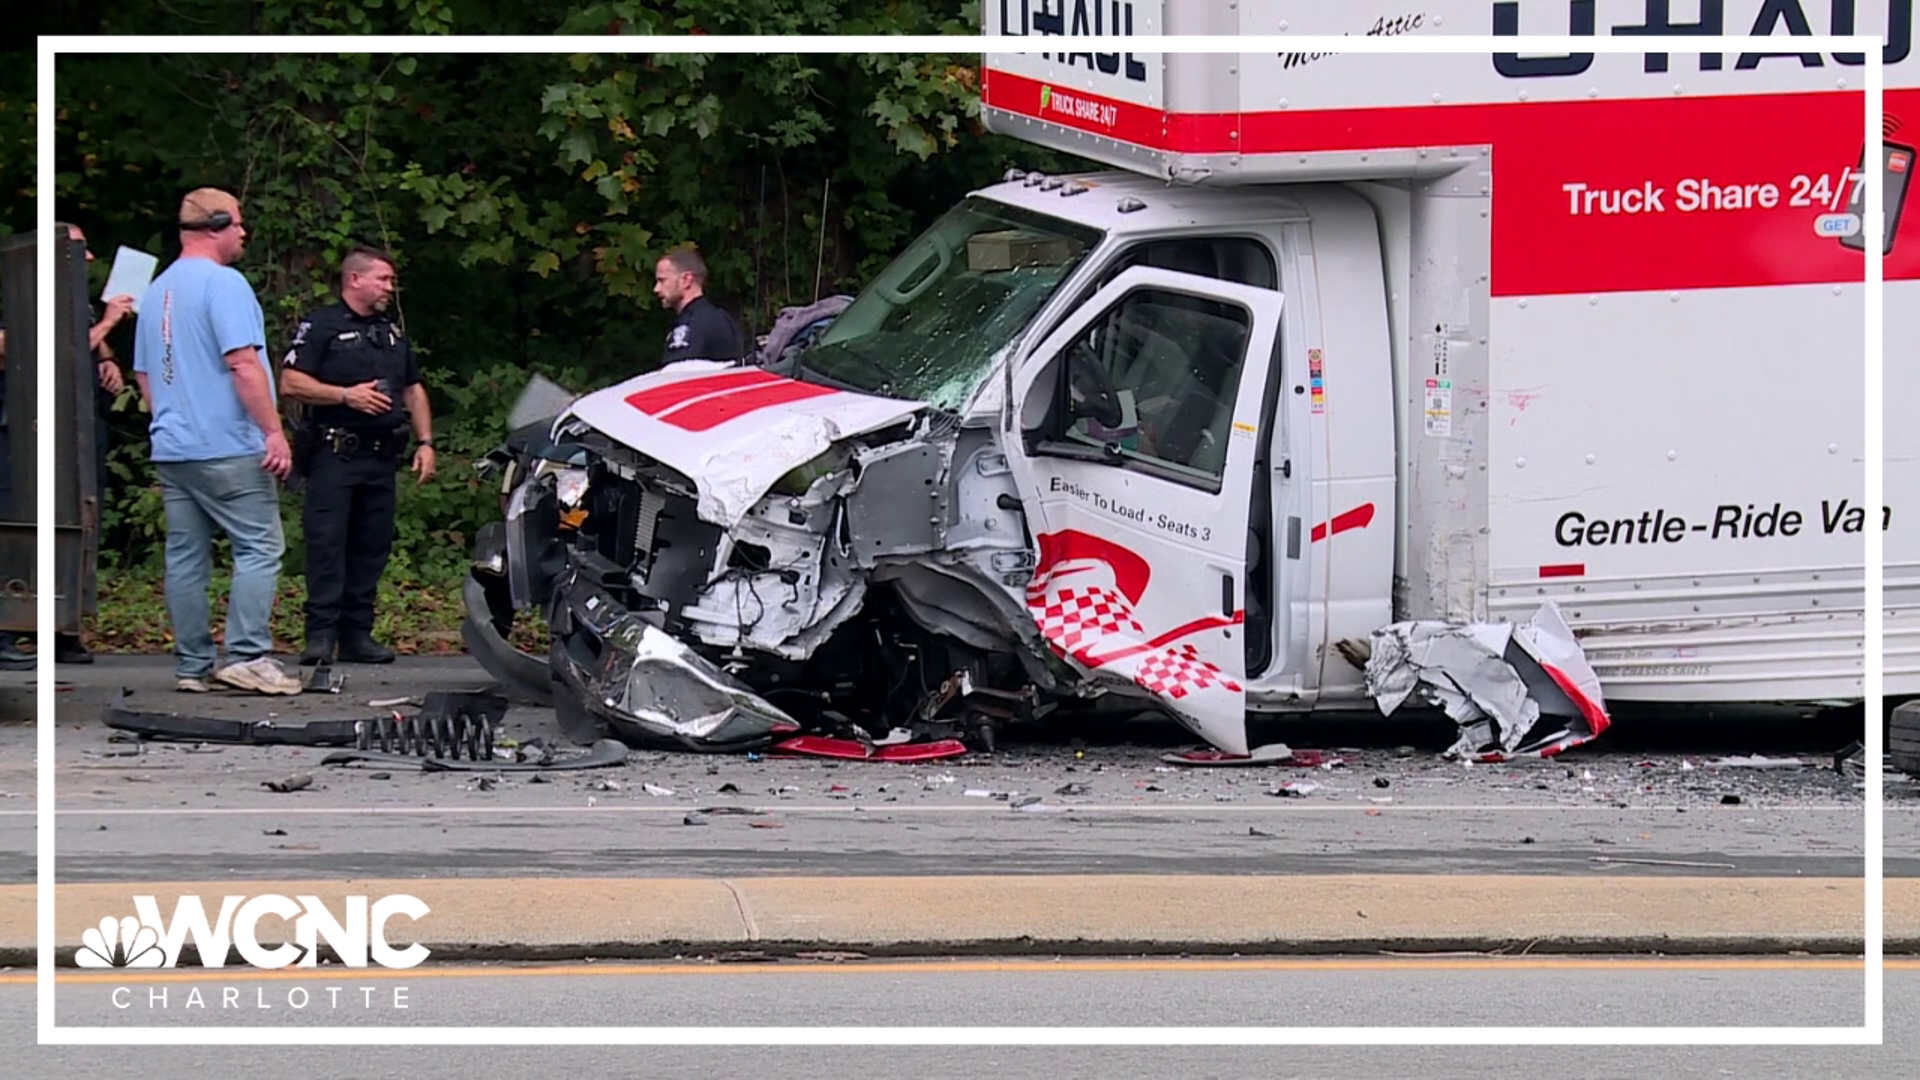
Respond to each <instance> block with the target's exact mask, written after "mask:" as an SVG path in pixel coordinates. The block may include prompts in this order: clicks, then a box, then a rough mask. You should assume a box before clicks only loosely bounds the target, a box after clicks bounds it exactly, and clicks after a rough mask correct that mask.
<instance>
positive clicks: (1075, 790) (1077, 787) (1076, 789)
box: [1053, 783, 1093, 795]
mask: <svg viewBox="0 0 1920 1080" xmlns="http://www.w3.org/2000/svg"><path fill="white" fill-rule="evenodd" d="M1092 790H1093V789H1092V788H1090V787H1088V786H1087V785H1085V784H1079V783H1074V784H1068V785H1066V786H1065V787H1059V788H1055V789H1054V791H1053V793H1054V794H1055V795H1085V794H1087V793H1088V792H1090V791H1092Z"/></svg>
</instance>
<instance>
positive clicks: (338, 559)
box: [280, 247, 434, 665]
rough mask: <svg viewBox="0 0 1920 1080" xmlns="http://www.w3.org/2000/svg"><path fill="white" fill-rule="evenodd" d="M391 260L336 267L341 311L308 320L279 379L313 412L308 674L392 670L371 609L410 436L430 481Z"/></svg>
mask: <svg viewBox="0 0 1920 1080" xmlns="http://www.w3.org/2000/svg"><path fill="white" fill-rule="evenodd" d="M393 289H394V271H393V260H392V259H391V258H390V257H388V256H387V255H386V253H384V252H381V251H377V250H375V249H373V248H366V247H359V248H355V249H353V251H351V252H349V253H348V254H347V257H346V259H345V260H343V261H342V262H341V266H340V301H339V302H338V303H335V304H329V305H327V306H326V307H323V308H321V309H320V310H318V311H315V312H313V313H312V314H310V315H308V316H307V317H306V318H305V319H304V320H302V321H301V323H300V327H299V329H298V330H297V331H295V333H294V338H293V349H292V351H290V352H289V353H287V358H286V366H285V369H284V370H283V371H282V373H281V376H280V392H281V394H282V395H283V396H285V397H287V398H289V399H291V400H293V401H297V402H300V403H301V404H303V405H305V406H306V407H307V421H306V424H305V425H304V428H303V431H302V434H303V436H304V442H305V445H304V446H303V447H302V449H301V451H300V453H299V455H298V456H300V457H302V458H303V459H304V465H305V471H306V476H307V501H306V512H305V515H304V518H303V520H304V523H305V526H306V534H307V608H306V622H307V641H306V648H305V649H304V650H303V651H302V652H301V654H300V663H301V664H303V665H310V664H317V663H320V662H322V661H327V660H332V659H334V658H335V649H336V648H337V649H338V658H339V659H340V660H344V661H349V662H353V663H362V664H385V663H389V662H391V661H392V660H393V650H392V649H389V648H387V647H386V646H384V645H381V644H380V643H379V642H377V641H375V640H373V606H374V599H375V597H376V596H377V595H378V594H379V589H380V576H381V574H383V573H385V572H386V568H387V556H388V555H389V554H390V553H391V552H392V550H393V516H394V515H393V511H394V501H395V487H396V485H395V481H394V473H395V472H396V470H397V469H398V467H399V461H400V454H401V451H402V450H404V449H405V447H406V442H407V429H408V427H409V426H411V427H412V429H413V436H414V440H415V442H416V444H417V448H416V449H415V450H414V453H413V471H414V473H415V474H416V475H417V476H418V477H419V482H421V483H425V482H426V481H427V480H430V479H432V477H433V472H434V453H433V418H432V415H431V413H430V411H429V408H428V405H427V388H426V387H425V386H424V385H423V384H422V383H421V381H420V368H419V365H418V364H417V363H416V362H415V360H414V356H413V347H412V345H410V344H409V343H408V342H407V339H406V336H405V335H404V334H402V333H401V331H400V328H399V327H397V326H395V325H394V323H393V321H392V320H391V319H389V318H388V317H387V305H388V303H389V302H390V301H391V300H392V299H393Z"/></svg>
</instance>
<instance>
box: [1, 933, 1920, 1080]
mask: <svg viewBox="0 0 1920 1080" xmlns="http://www.w3.org/2000/svg"><path fill="white" fill-rule="evenodd" d="M172 974H173V975H175V976H180V977H183V978H182V979H181V981H176V982H172V983H170V984H167V985H166V991H167V995H168V1004H167V1007H166V1008H164V1009H162V1008H157V1007H155V1006H154V1004H153V999H152V998H151V997H150V996H149V991H150V990H157V989H158V988H157V987H146V986H140V987H138V988H134V986H133V984H132V983H131V982H130V981H127V980H116V979H114V978H113V977H112V976H111V975H109V976H108V977H107V978H106V979H98V978H93V979H91V980H90V981H86V982H79V981H75V982H71V983H68V984H66V985H63V986H62V987H61V988H60V989H59V991H58V1000H59V1006H58V1007H59V1009H60V1013H61V1019H62V1022H63V1024H72V1025H82V1024H111V1025H115V1026H128V1025H168V1026H171V1027H173V1028H175V1029H180V1028H184V1027H188V1026H198V1025H203V1024H214V1023H222V1024H231V1025H248V1026H257V1025H274V1024H277V1025H297V1026H305V1027H314V1026H319V1025H340V1024H353V1025H366V1026H373V1025H377V1026H391V1025H396V1024H399V1025H434V1026H438V1025H463V1026H465V1025H471V1026H480V1027H498V1026H508V1025H513V1026H520V1025H531V1026H544V1025H555V1026H579V1025H613V1026H635V1025H644V1026H677V1025H688V1026H712V1025H720V1024H727V1023H736V1024H743V1025H755V1026H775V1025H782V1024H795V1025H805V1026H822V1025H853V1026H922V1025H926V1026H946V1027H958V1026H970V1025H1019V1026H1029V1027H1051V1026H1108V1027H1140V1026H1177V1025H1220V1026H1229V1027H1235V1026H1294V1025H1297V1026H1303V1027H1329V1026H1393V1025H1398V1026H1440V1027H1445V1026H1462V1025H1490V1026H1510V1025H1517V1026H1533V1025H1539V1024H1552V1023H1564V1024H1570V1025H1579V1026H1626V1025H1649V1026H1654V1025H1675V1026H1679V1025H1685V1026H1723V1025H1724V1026H1742V1027H1753V1028H1756V1029H1765V1028H1768V1027H1772V1026H1795V1027H1803V1026H1846V1025H1858V1024H1859V1023H1860V1022H1861V1017H1862V1015H1863V1014H1862V985H1863V978H1864V976H1863V973H1862V971H1861V970H1860V969H1859V968H1858V966H1857V965H1856V966H1848V965H1844V964H1840V963H1815V962H1791V961H1765V962H1743V961H1737V960H1736V961H1718V962H1711V963H1710V962H1703V961H1667V962H1656V961H1608V960H1596V961H1585V962H1579V963H1569V962H1566V961H1556V960H1538V961H1527V960H1502V961H1487V960H1455V961H1425V962H1421V963H1417V964H1416V963H1412V962H1391V961H1367V962H1351V961H1350V962H1325V961H1321V962H1314V961H1289V962H1272V961H1241V962H1222V961H1215V962H1206V963H1200V962H1177V961H1176V962H1141V961H1072V962H1056V961H1044V960H1041V961H1006V962H984V961H972V962H940V963H911V964H890V965H883V964H879V963H875V962H858V961H855V962H849V963H843V964H832V965H796V966H793V967H786V968H782V969H779V970H769V969H766V968H742V967H723V966H685V967H677V968H668V967H659V966H655V967H642V968H609V967H601V968H599V969H598V970H595V969H592V968H582V967H573V968H566V969H558V970H554V969H524V968H522V969H507V970H501V969H488V968H465V969H439V970H437V971H435V972H434V974H433V975H432V976H427V975H425V974H423V973H419V972H416V973H411V974H409V973H400V972H393V973H383V974H382V975H380V976H374V977H367V976H365V975H364V974H363V975H361V976H359V977H357V979H348V978H336V979H331V980H328V979H298V980H287V979H276V978H266V977H259V976H252V977H249V976H245V975H240V974H237V973H236V974H234V975H231V976H227V977H223V978H221V979H218V980H212V979H203V978H201V977H200V976H199V975H198V974H197V973H195V974H189V973H172ZM329 985H342V986H345V987H346V989H345V990H344V991H343V992H342V993H341V994H339V995H337V996H333V997H332V1001H334V1002H335V1003H336V1004H333V1005H330V1006H328V1007H327V1008H325V1009H324V1010H323V1009H321V1008H320V1006H321V1005H323V1004H325V1003H327V1002H328V1001H329V997H330V996H329V995H328V993H327V991H326V987H327V986H329ZM362 985H366V986H370V987H372V989H373V991H374V992H373V995H372V1000H373V1002H374V1005H373V1007H372V1008H368V1007H366V1005H365V1004H364V1002H365V1000H366V998H365V995H364V993H363V992H362V991H361V990H360V987H361V986H362ZM120 986H127V987H129V989H128V990H127V991H125V992H123V993H121V994H119V995H117V996H118V998H119V1000H121V1001H126V1002H129V1003H130V1007H128V1008H126V1009H120V1008H116V1007H115V1004H114V1001H115V998H116V994H115V988H116V987H120ZM227 986H232V987H234V988H235V991H236V992H235V997H234V1000H235V1004H234V1006H233V1007H231V1008H228V1009H227V1010H226V1011H225V1012H224V1013H222V1011H221V1010H220V1009H219V1008H218V1005H219V1004H220V1001H221V991H222V990H223V989H224V988H225V987H227ZM296 986H299V987H302V988H305V989H306V990H307V991H308V993H307V996H306V1001H307V1002H308V1004H307V1005H306V1007H305V1008H304V1009H302V1010H297V1011H296V1010H292V1009H290V1008H289V1007H288V1005H287V1003H288V1001H289V1000H290V999H291V998H293V997H295V995H292V994H291V990H292V988H294V987H296ZM400 986H404V987H405V988H406V990H405V1000H406V1003H407V1007H406V1008H405V1009H403V1010H402V1009H395V1008H393V1007H392V995H393V991H394V989H395V988H397V987H400ZM195 987H199V988H200V989H201V991H202V996H203V997H204V998H205V999H207V1000H209V1001H211V1002H213V1003H214V1005H215V1007H214V1008H209V1009H207V1010H205V1011H199V1010H191V1009H190V1008H189V1007H188V1005H187V1000H188V997H187V995H188V994H189V993H190V992H191V991H192V989H194V988H195ZM263 1000H264V1001H266V1002H267V1003H269V1004H273V1005H276V1006H277V1007H275V1008H273V1009H265V1010H263V1009H261V1008H260V1007H259V1003H260V1002H261V1001H263ZM1885 1000H1886V1032H1887V1045H1885V1046H1881V1047H1674V1048H1656V1047H1563V1048H1556V1047H1539V1048H1529V1047H1462V1048H1425V1047H1411V1046H1409V1047H1371V1048H1369V1047H1232V1048H1223V1047H1191V1048H1116V1047H1051V1048H1048V1047H1033V1048H1011V1047H1006V1048H1003V1047H892V1048H890V1047H872V1048H845V1047H827V1046H819V1047H807V1046H773V1047H648V1048H645V1049H637V1048H628V1049H619V1050H609V1049H598V1048H592V1047H565V1046H544V1047H525V1048H515V1047H484V1046H473V1047H464V1046H439V1047H433V1048H400V1047H387V1048H375V1047H330V1048H326V1049H315V1048H297V1049H295V1048H288V1049H277V1048H269V1047H257V1048H244V1047H204V1048H200V1047H195V1048H136V1047H117V1048H113V1047H85V1048H80V1047H34V1046H30V1045H28V1044H30V1043H31V1041H32V1037H31V1034H30V1032H31V1031H32V1020H33V1011H32V1008H33V994H32V987H31V984H30V983H19V982H15V983H12V984H11V985H0V1028H3V1029H4V1030H6V1031H7V1032H8V1033H9V1034H10V1037H11V1041H12V1042H13V1045H14V1047H18V1048H19V1049H17V1050H16V1049H12V1048H9V1052H8V1054H7V1057H8V1060H9V1061H10V1063H12V1064H13V1066H14V1067H15V1068H17V1069H19V1070H20V1072H19V1075H42V1076H54V1075H58V1076H123V1075H140V1076H146V1077H151V1078H154V1080H167V1078H174V1077H178V1078H181V1080H186V1078H192V1080H199V1078H201V1077H204V1076H206V1075H208V1074H209V1073H216V1074H217V1073H227V1074H232V1075H280V1074H282V1073H294V1072H297V1073H299V1074H302V1075H305V1074H311V1073H312V1072H313V1071H314V1070H315V1068H316V1067H317V1066H319V1065H320V1063H321V1062H322V1061H324V1062H325V1066H324V1071H326V1072H328V1073H330V1074H333V1075H355V1076H367V1077H387V1076H404V1077H407V1078H409V1080H426V1078H431V1077H441V1076H445V1077H466V1076H473V1075H549V1076H552V1075H601V1074H604V1073H605V1072H606V1070H607V1065H608V1063H609V1062H610V1061H614V1060H619V1061H624V1062H627V1063H629V1067H632V1064H633V1063H637V1062H641V1061H644V1063H645V1066H644V1071H645V1072H647V1073H648V1074H652V1075H670V1076H682V1075H700V1076H735V1075H741V1076H745V1075H768V1074H770V1073H772V1072H773V1071H774V1070H776V1069H777V1070H778V1071H779V1074H780V1075H821V1076H826V1075H833V1076H836V1077H845V1076H885V1075H913V1076H915V1077H916V1078H921V1080H936V1078H942V1077H977V1076H982V1075H992V1076H1005V1077H1023V1076H1035V1077H1041V1076H1044V1077H1080V1076H1113V1075H1180V1076H1194V1077H1208V1076H1253V1075H1259V1076H1272V1077H1309V1076H1310V1077H1325V1076H1342V1075H1345V1076H1410V1075H1420V1076H1422V1077H1434V1078H1439V1077H1473V1078H1476V1080H1497V1078H1508V1077H1511V1078H1522V1077H1524V1078H1526V1080H1534V1078H1537V1077H1540V1076H1556V1077H1558V1076H1581V1077H1602V1076H1605V1077H1613V1076H1619V1077H1625V1076H1635V1075H1656V1076H1674V1077H1720V1076H1813V1075H1819V1076H1860V1077H1875V1076H1904V1075H1911V1068H1910V1067H1909V1066H1908V1065H1907V1064H1906V1063H1908V1062H1910V1061H1911V1058H1912V1054H1913V1050H1914V1049H1915V1045H1916V1040H1915V1038H1914V1037H1913V1032H1914V1030H1915V1029H1916V1027H1917V1026H1920V970H1915V969H1914V968H1913V967H1910V966H1909V967H1903V968H1900V969H1896V970H1890V971H1889V972H1888V973H1887V974H1886V999H1885ZM322 1055H324V1057H323V1056H322Z"/></svg>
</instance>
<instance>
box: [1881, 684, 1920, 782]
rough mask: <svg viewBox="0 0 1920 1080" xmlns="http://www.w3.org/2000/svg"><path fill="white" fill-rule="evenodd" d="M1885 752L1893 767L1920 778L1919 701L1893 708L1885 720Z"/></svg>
mask: <svg viewBox="0 0 1920 1080" xmlns="http://www.w3.org/2000/svg"><path fill="white" fill-rule="evenodd" d="M1887 754H1888V756H1889V757H1891V758H1892V759H1893V767H1894V768H1896V769H1899V770H1900V771H1901V772H1903V773H1906V774H1907V775H1908V776H1911V777H1913V778H1914V779H1916V780H1920V701H1909V702H1906V703H1905V704H1903V705H1901V706H1899V707H1898V708H1896V709H1894V710H1893V718H1892V719H1891V720H1889V721H1888V722H1887Z"/></svg>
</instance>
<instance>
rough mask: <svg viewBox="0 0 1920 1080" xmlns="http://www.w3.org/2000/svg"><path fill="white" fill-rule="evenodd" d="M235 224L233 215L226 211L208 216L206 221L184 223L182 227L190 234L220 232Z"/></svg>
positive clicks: (217, 211) (215, 212) (219, 211)
mask: <svg viewBox="0 0 1920 1080" xmlns="http://www.w3.org/2000/svg"><path fill="white" fill-rule="evenodd" d="M231 224H233V215H232V214H229V213H227V212H226V211H225V210H215V211H214V212H213V213H211V214H208V215H207V218H206V220H205V221H183V222H181V223H180V227H181V228H182V229H185V230H187V231H189V232H219V231H220V230H221V229H224V228H226V227H227V226H229V225H231Z"/></svg>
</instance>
